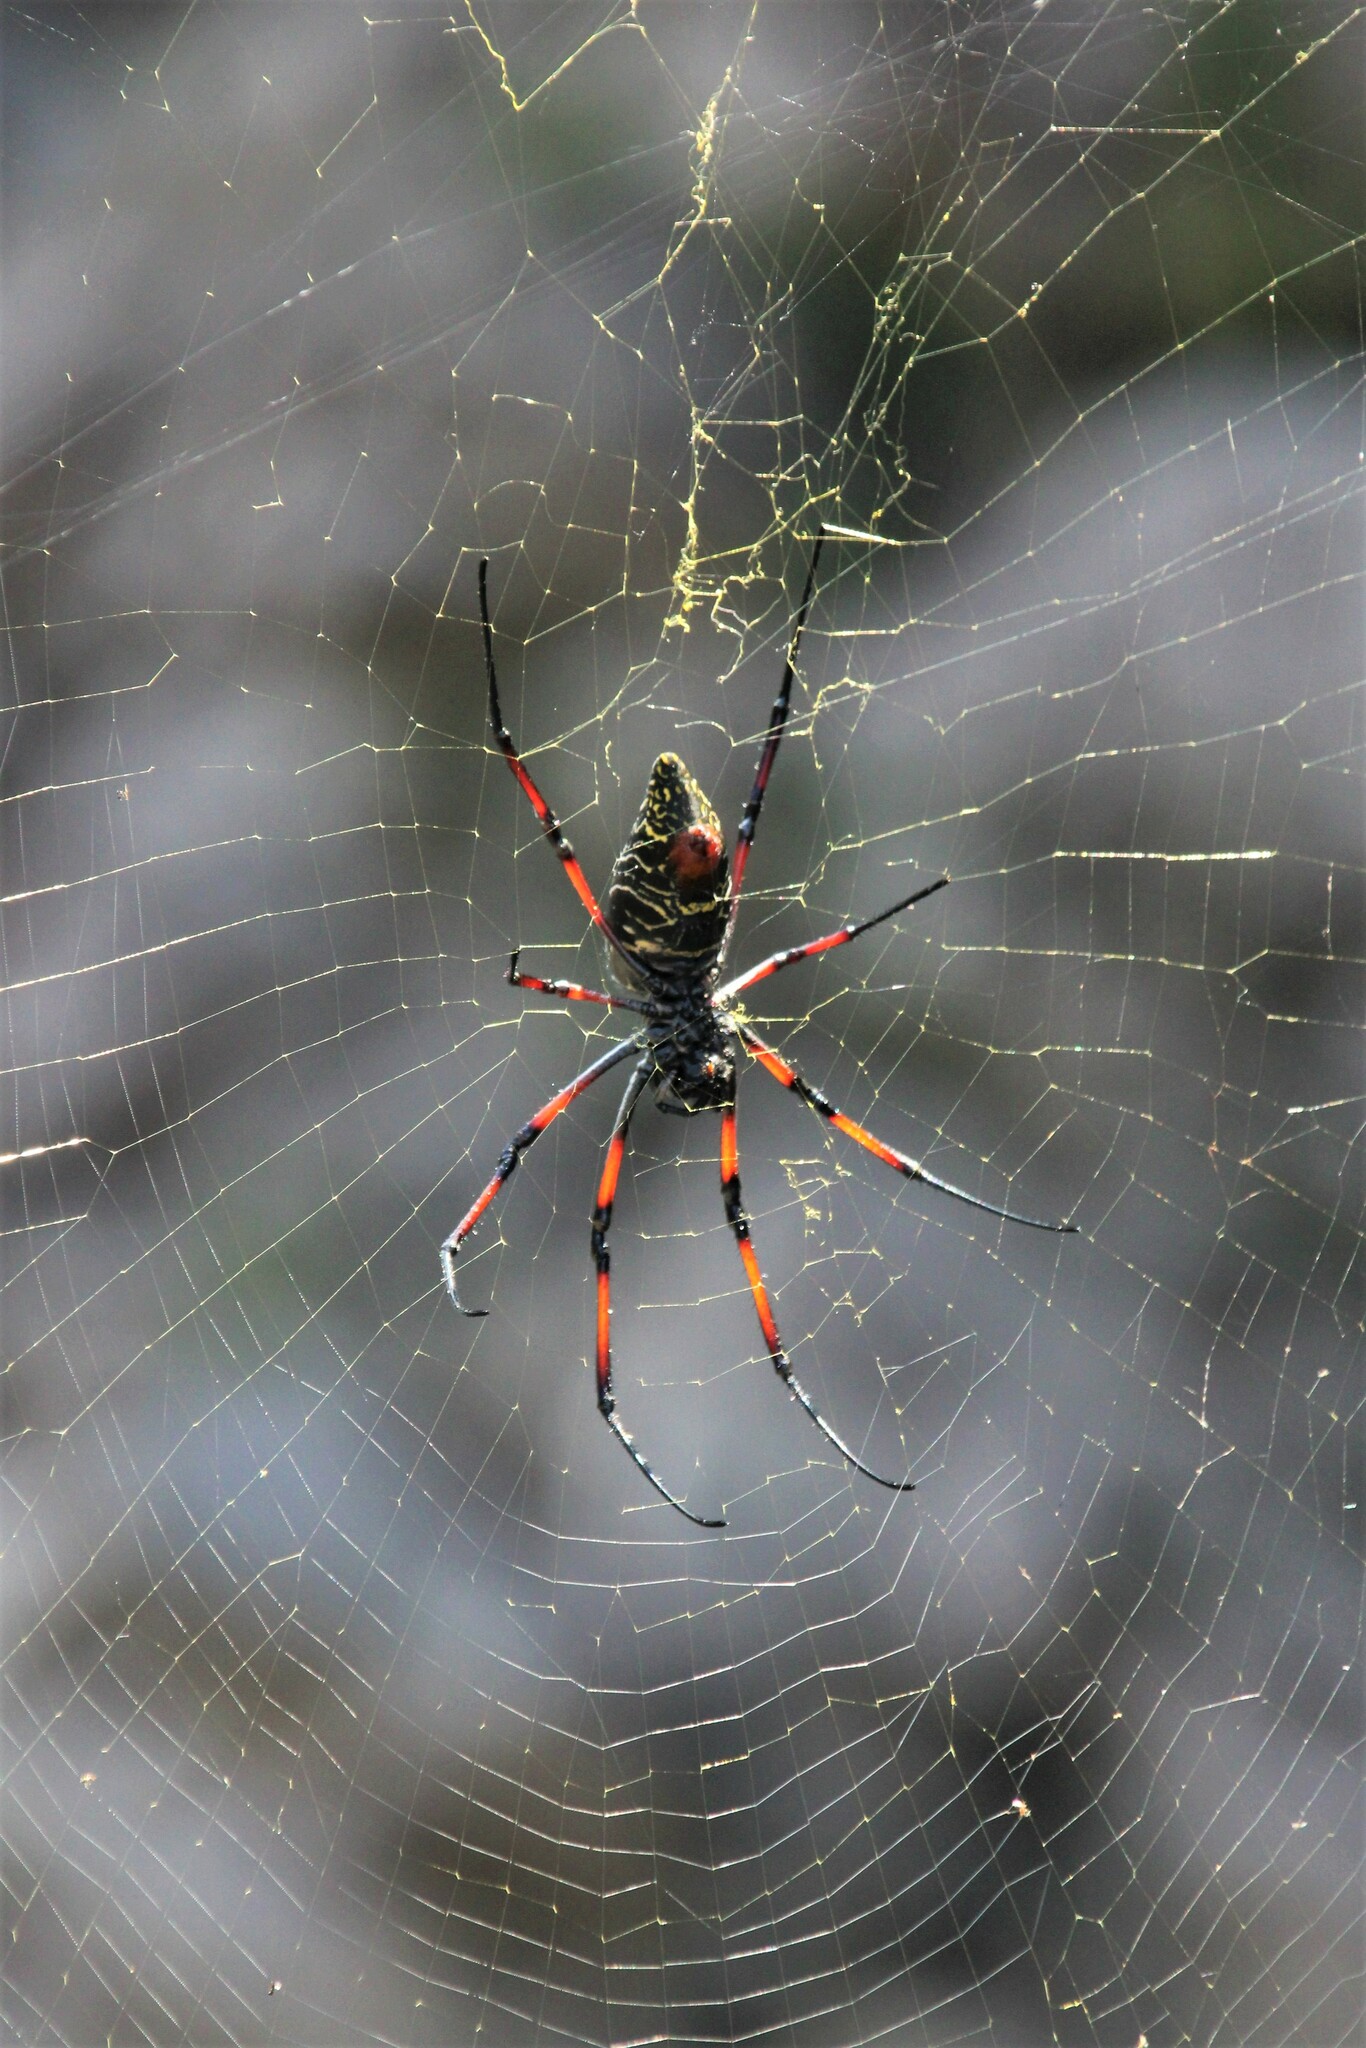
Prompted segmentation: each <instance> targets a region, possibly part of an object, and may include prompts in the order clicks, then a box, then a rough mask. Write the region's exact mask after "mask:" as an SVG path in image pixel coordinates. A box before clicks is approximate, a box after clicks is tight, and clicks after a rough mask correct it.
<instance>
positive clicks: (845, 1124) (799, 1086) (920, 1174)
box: [734, 1023, 1078, 1236]
mask: <svg viewBox="0 0 1366 2048" xmlns="http://www.w3.org/2000/svg"><path fill="white" fill-rule="evenodd" d="M734 1028H735V1030H736V1031H738V1032H739V1034H740V1036H741V1038H743V1040H744V1041H745V1044H746V1045H747V1046H748V1047H749V1049H750V1051H751V1052H752V1053H753V1054H754V1057H755V1059H757V1060H758V1062H759V1064H760V1066H762V1067H766V1068H767V1070H768V1072H769V1073H770V1074H772V1076H773V1078H774V1080H775V1081H781V1082H782V1084H783V1086H784V1088H790V1089H791V1090H792V1092H793V1094H794V1095H800V1096H801V1098H802V1100H803V1102H809V1103H810V1105H811V1107H812V1109H814V1110H815V1111H816V1114H817V1115H818V1116H823V1117H824V1118H825V1120H826V1122H827V1123H829V1124H833V1125H834V1127H835V1129H836V1130H837V1131H843V1132H844V1135H845V1137H846V1138H852V1139H853V1140H854V1143H855V1144H856V1145H862V1147H863V1149H864V1151H865V1152H871V1153H872V1155H873V1157H874V1158H875V1159H880V1160H881V1161H882V1163H883V1165H884V1166H890V1167H892V1168H894V1169H895V1171H896V1172H897V1173H900V1174H904V1175H905V1177H906V1179H907V1180H919V1181H923V1182H924V1183H925V1186H926V1187H929V1188H938V1189H939V1192H940V1193H941V1194H942V1195H952V1196H953V1198H954V1200H955V1201H958V1202H966V1203H967V1204H968V1206H969V1207H970V1208H972V1209H984V1210H985V1211H986V1213H987V1215H988V1216H1002V1217H1004V1218H1005V1220H1006V1222H1007V1223H1024V1224H1027V1225H1028V1226H1029V1228H1030V1229H1031V1230H1052V1231H1056V1232H1058V1233H1059V1234H1060V1235H1064V1236H1066V1235H1072V1234H1075V1232H1076V1230H1077V1228H1078V1226H1077V1225H1076V1224H1075V1223H1049V1222H1046V1221H1045V1220H1044V1218H1043V1217H1042V1216H1022V1215H1021V1214H1020V1212H1019V1210H1018V1209H1002V1208H1001V1207H999V1205H998V1204H997V1203H995V1202H984V1201H983V1200H982V1198H981V1196H980V1195H970V1194H969V1193H968V1191H967V1189H966V1188H956V1187H955V1186H954V1185H953V1182H952V1181H948V1180H940V1178H939V1176H938V1175H937V1174H934V1173H930V1172H929V1171H928V1170H927V1169H926V1168H925V1167H923V1166H922V1165H921V1164H920V1162H919V1161H918V1160H916V1159H911V1158H908V1157H907V1155H906V1154H905V1153H904V1152H898V1151H896V1150H895V1149H894V1148H893V1147H892V1146H891V1145H884V1144H883V1142H882V1140H881V1138H875V1137H874V1136H873V1134H872V1132H871V1131H866V1130H865V1129H864V1128H863V1125H862V1124H856V1123H855V1122H854V1119H853V1118H852V1117H851V1116H846V1115H845V1114H844V1111H843V1110H842V1109H836V1107H835V1105H834V1103H833V1102H831V1101H829V1100H828V1099H827V1098H826V1097H825V1096H824V1095H822V1094H821V1091H820V1089H819V1088H813V1087H812V1085H811V1083H810V1082H809V1081H804V1080H803V1079H802V1077H801V1075H800V1074H799V1073H798V1072H797V1069H796V1068H795V1067H794V1066H791V1065H789V1063H788V1061H786V1060H785V1059H784V1058H783V1057H782V1055H781V1054H780V1053H776V1052H774V1050H773V1048H772V1046H771V1045H765V1044H764V1041H763V1039H762V1038H759V1037H757V1036H756V1034H755V1033H754V1032H753V1031H751V1030H750V1028H749V1026H748V1025H747V1024H739V1023H737V1024H736V1025H735V1026H734Z"/></svg>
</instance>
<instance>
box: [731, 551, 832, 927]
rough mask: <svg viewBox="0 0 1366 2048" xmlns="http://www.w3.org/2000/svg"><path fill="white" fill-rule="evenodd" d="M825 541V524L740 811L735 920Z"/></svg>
mask: <svg viewBox="0 0 1366 2048" xmlns="http://www.w3.org/2000/svg"><path fill="white" fill-rule="evenodd" d="M824 544H825V528H824V527H823V526H822V527H820V528H818V530H817V533H816V545H815V546H814V548H812V550H811V566H810V568H809V569H808V570H807V572H806V588H805V589H804V590H803V592H802V601H801V604H800V605H799V607H798V609H797V618H796V623H795V624H794V626H793V628H792V638H791V640H790V641H789V643H788V649H787V663H786V666H785V667H784V669H783V679H782V682H781V683H780V684H779V685H778V694H777V696H776V697H775V698H774V700H773V709H772V710H771V711H770V712H769V714H768V731H767V733H766V734H765V737H764V744H763V746H762V748H761V749H760V753H759V766H758V768H757V770H756V771H755V776H754V787H753V789H752V790H751V791H750V793H749V800H748V802H747V803H746V805H745V808H744V810H743V812H742V813H741V817H740V824H739V829H738V830H737V832H736V834H735V860H734V862H733V865H732V875H733V880H732V882H731V891H730V898H731V917H732V920H733V919H734V916H735V905H736V904H737V903H738V902H739V901H740V890H741V887H742V886H743V883H744V879H745V869H746V867H747V866H748V864H749V850H750V847H751V846H752V845H753V844H754V828H755V826H756V825H757V824H758V822H759V812H760V810H761V809H762V807H763V801H764V791H765V790H766V789H767V788H768V778H769V776H770V775H771V774H772V773H773V763H774V760H775V759H776V757H777V753H778V744H779V741H780V740H781V739H782V736H783V732H784V730H785V728H786V726H787V714H788V712H789V710H790V709H791V705H792V679H793V676H794V675H795V673H796V668H797V653H798V650H799V649H800V647H801V644H802V630H803V628H804V627H805V625H806V615H807V613H808V611H809V610H810V609H811V593H812V591H813V590H814V589H815V587H816V565H817V563H818V562H819V561H820V558H821V548H822V547H823V546H824Z"/></svg>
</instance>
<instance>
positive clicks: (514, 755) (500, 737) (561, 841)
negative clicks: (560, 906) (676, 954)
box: [479, 559, 629, 959]
mask: <svg viewBox="0 0 1366 2048" xmlns="http://www.w3.org/2000/svg"><path fill="white" fill-rule="evenodd" d="M488 580H489V565H488V561H487V559H485V560H484V561H482V562H480V564H479V620H480V624H481V625H482V627H483V629H484V667H485V669H486V670H487V672H488V679H489V724H490V725H491V726H492V728H493V737H494V738H495V739H496V740H497V742H498V744H499V746H500V747H501V748H502V750H503V754H504V756H505V758H506V760H507V764H508V767H509V768H510V769H511V770H512V772H513V774H514V775H515V776H516V778H517V780H518V782H519V783H520V784H521V786H522V788H523V789H524V790H525V791H526V794H527V799H528V801H529V802H530V804H531V808H532V810H533V811H535V813H536V816H537V818H538V819H539V820H540V825H541V830H542V831H543V832H544V834H545V836H546V838H547V839H548V840H549V841H550V844H551V845H552V846H553V847H554V849H555V852H556V853H557V854H558V855H559V857H560V860H561V862H562V863H563V866H564V871H565V873H566V874H567V875H568V877H569V880H570V882H571V883H572V884H573V887H574V890H575V893H576V894H577V896H578V899H579V901H580V902H581V903H582V905H583V907H584V909H585V910H586V911H587V912H588V915H589V916H590V917H591V918H592V920H593V922H594V924H595V925H596V926H597V928H598V930H599V931H600V932H601V933H602V934H603V936H604V938H606V940H607V942H608V944H609V945H611V946H614V947H615V948H616V950H617V952H618V953H620V954H621V955H622V957H623V959H629V955H628V954H627V953H626V949H625V947H624V946H623V945H622V943H621V940H620V939H619V938H618V937H617V935H616V933H615V932H614V931H613V930H612V927H611V925H610V924H608V922H607V919H606V918H605V917H604V916H603V914H602V909H601V906H600V905H599V903H598V899H597V897H596V896H595V895H594V894H593V891H592V889H591V887H590V886H589V881H588V877H587V875H586V874H585V873H584V871H583V869H582V868H581V867H580V865H579V862H578V857H577V855H576V854H575V852H574V849H573V847H572V846H571V845H570V844H569V841H568V840H567V839H566V838H565V836H564V832H563V829H562V828H561V825H560V821H559V819H558V818H557V817H556V816H555V813H554V812H553V811H552V810H551V808H550V805H549V804H548V803H547V802H546V800H545V798H544V797H543V796H542V795H541V792H540V790H539V789H537V787H536V784H535V782H534V781H533V780H532V777H531V774H530V772H529V770H528V769H527V768H526V767H524V766H523V763H522V757H521V755H520V754H519V753H518V752H517V747H516V744H515V742H514V740H513V737H512V734H511V733H510V732H509V731H508V729H507V727H506V726H505V725H504V723H503V712H502V706H501V705H500V703H499V701H498V675H497V671H496V669H495V668H494V665H493V628H492V626H491V625H490V624H489V592H488Z"/></svg>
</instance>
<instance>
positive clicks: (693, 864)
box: [669, 825, 725, 885]
mask: <svg viewBox="0 0 1366 2048" xmlns="http://www.w3.org/2000/svg"><path fill="white" fill-rule="evenodd" d="M724 854H725V847H724V845H723V843H722V840H721V836H720V834H719V833H717V832H709V831H708V830H707V828H706V827H705V825H691V826H689V827H688V828H687V829H686V830H685V831H683V832H676V833H675V834H674V839H673V844H672V845H671V846H670V848H669V862H670V865H671V866H672V868H673V871H674V873H675V874H676V875H677V876H678V879H679V881H680V882H691V883H693V884H694V885H695V884H697V883H698V882H709V881H710V880H711V878H712V876H713V875H714V874H715V873H716V870H717V869H718V868H719V867H720V865H721V861H722V859H723V857H724Z"/></svg>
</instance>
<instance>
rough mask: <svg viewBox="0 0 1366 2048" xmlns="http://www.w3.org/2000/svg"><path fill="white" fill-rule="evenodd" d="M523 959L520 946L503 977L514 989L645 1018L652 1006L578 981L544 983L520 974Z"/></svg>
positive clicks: (535, 976)
mask: <svg viewBox="0 0 1366 2048" xmlns="http://www.w3.org/2000/svg"><path fill="white" fill-rule="evenodd" d="M521 957H522V949H521V947H520V946H519V947H518V948H517V950H516V952H515V953H514V954H513V956H512V958H511V960H510V961H509V962H508V965H507V971H506V973H505V974H504V976H503V979H504V980H505V981H510V982H511V983H512V986H513V987H514V988H532V989H535V990H537V992H538V993H539V994H541V995H543V996H558V997H559V998H560V1000H561V1002H565V1003H605V1004H606V1006H607V1008H608V1009H609V1010H635V1011H637V1012H638V1013H639V1015H641V1016H644V1015H645V1014H646V1013H647V1012H648V1010H649V1007H650V1005H649V1004H648V1003H645V1002H641V1001H640V1000H639V999H638V998H637V997H635V996H609V995H604V994H603V992H602V991H601V989H596V988H580V987H579V984H578V983H577V982H576V981H542V980H541V977H540V976H539V975H538V974H522V973H519V971H518V967H517V962H518V961H519V960H520V959H521Z"/></svg>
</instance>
